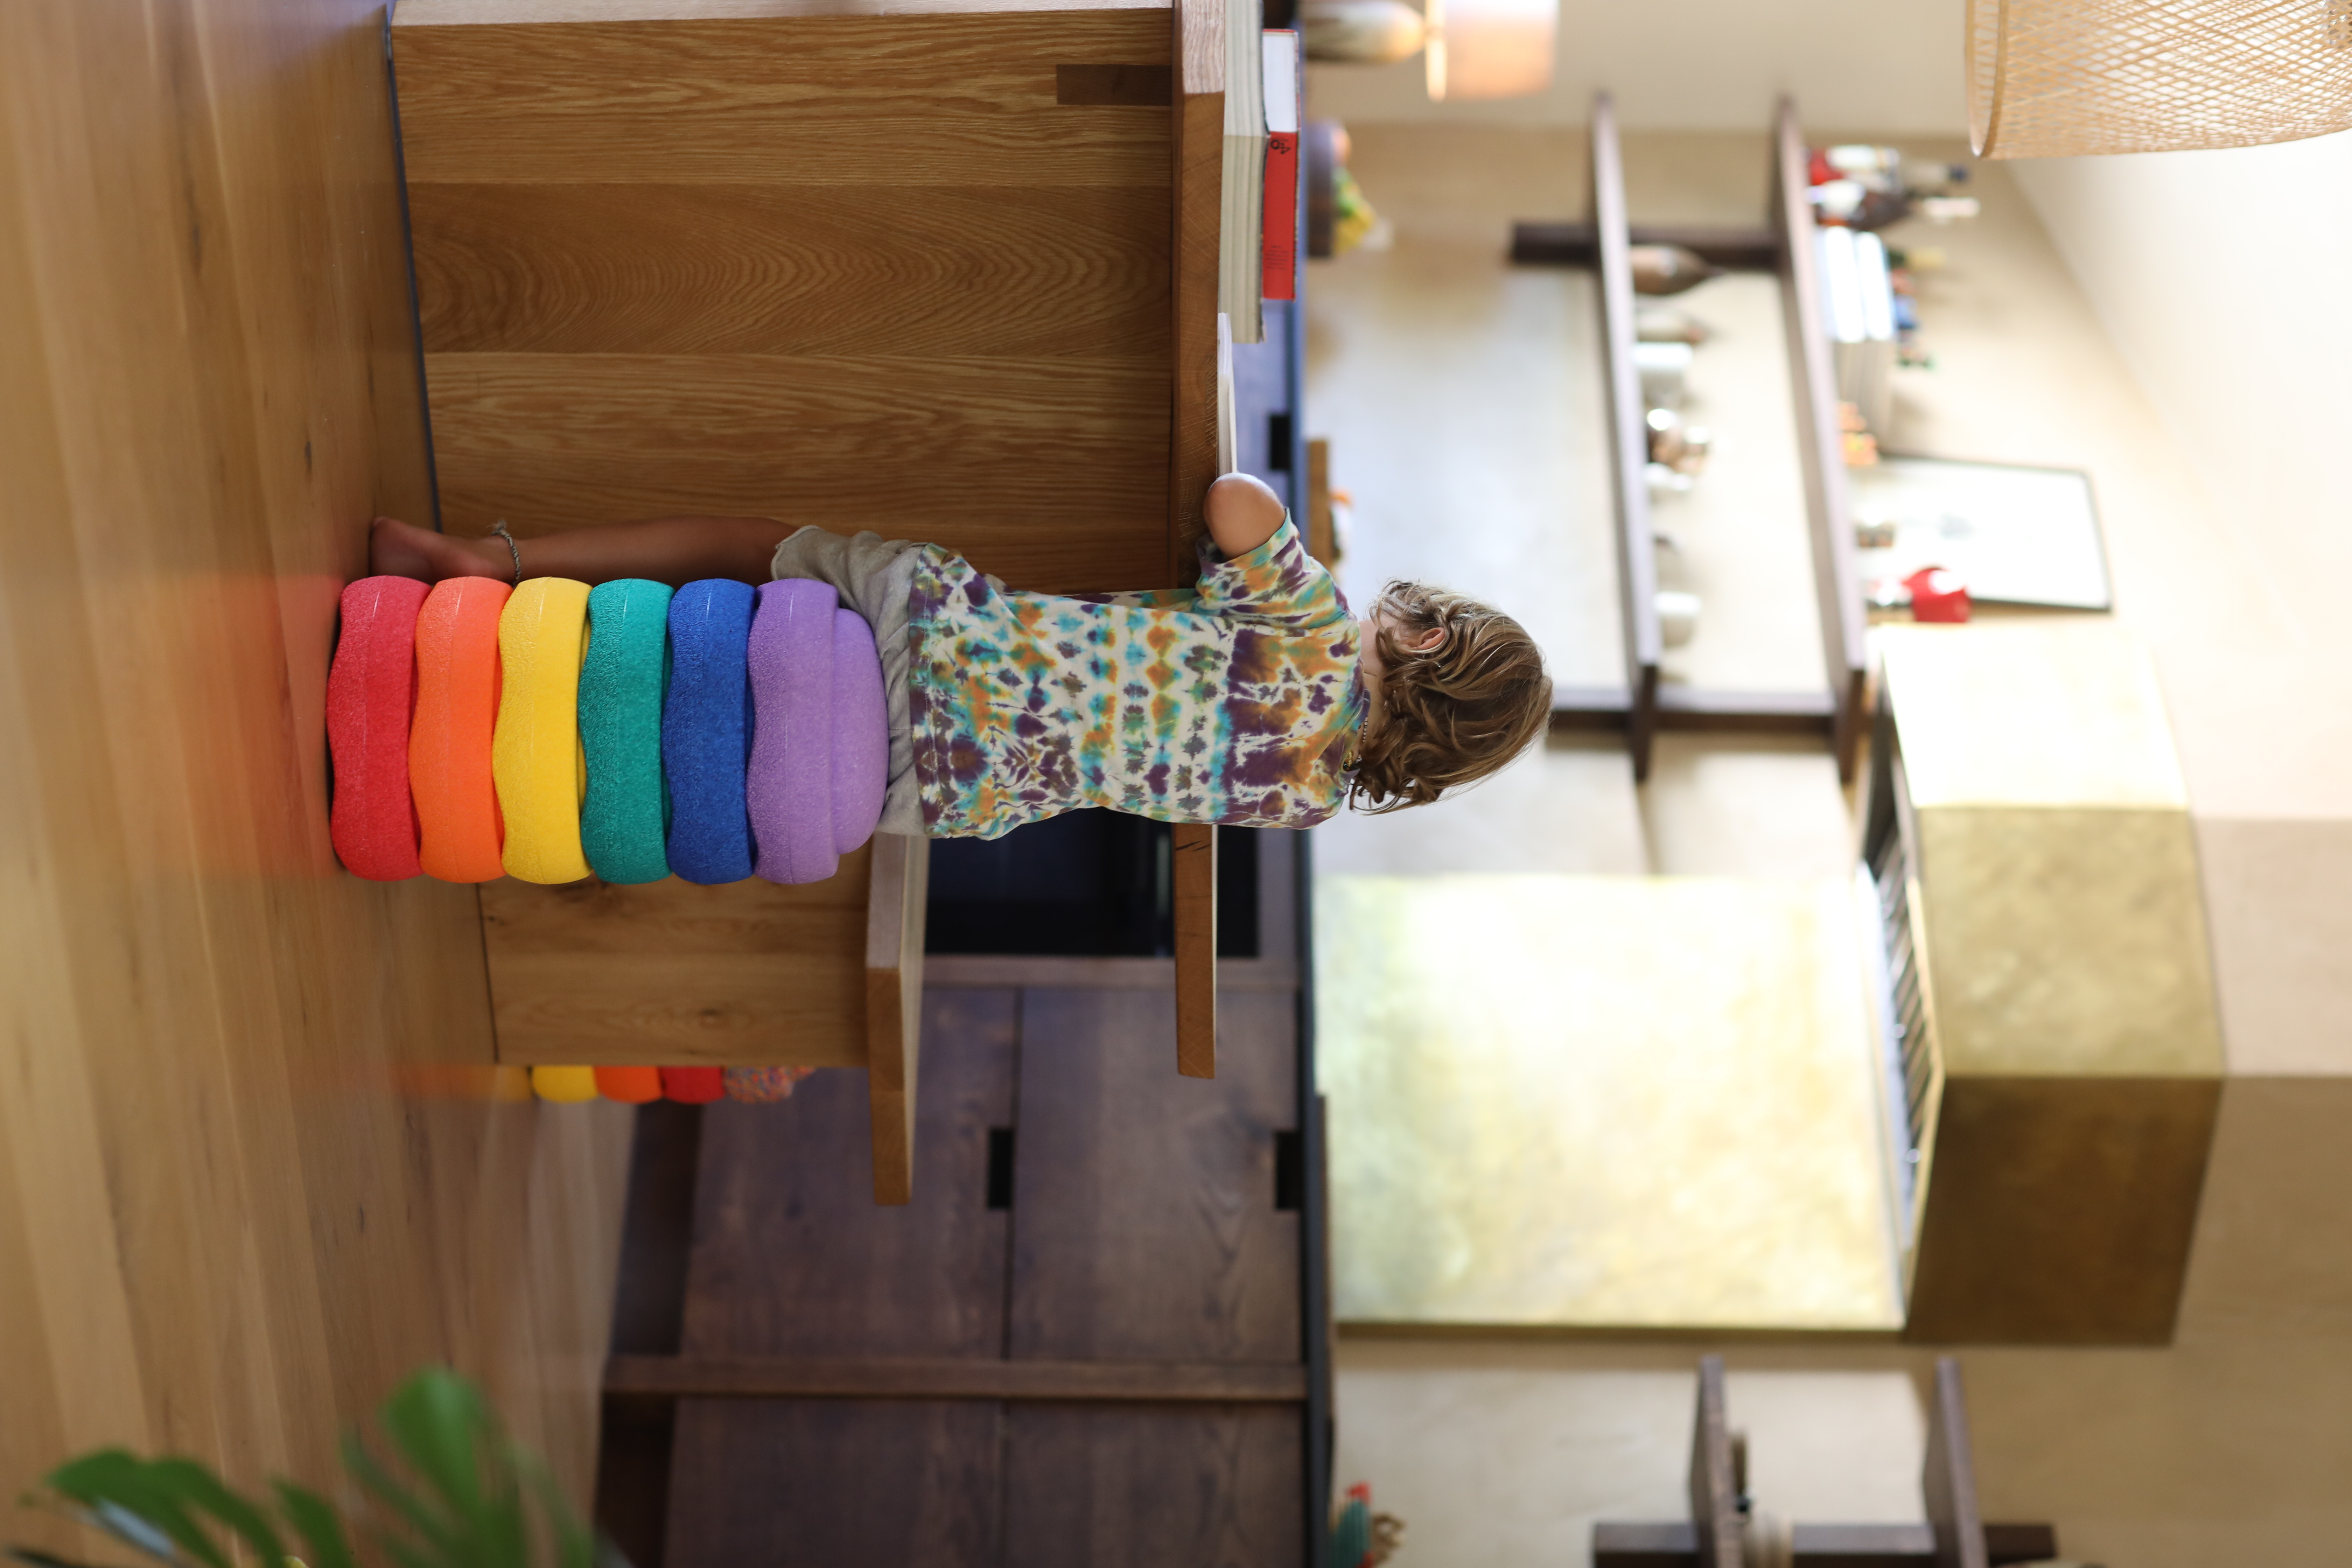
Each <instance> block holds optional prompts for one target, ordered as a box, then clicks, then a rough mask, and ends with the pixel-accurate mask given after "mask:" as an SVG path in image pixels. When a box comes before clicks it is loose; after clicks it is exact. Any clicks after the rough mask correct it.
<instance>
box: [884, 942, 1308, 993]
mask: <svg viewBox="0 0 2352 1568" xmlns="http://www.w3.org/2000/svg"><path fill="white" fill-rule="evenodd" d="M923 983H924V984H927V985H929V986H932V987H934V988H936V989H939V990H943V991H946V990H965V991H975V990H977V991H1004V990H1038V991H1171V992H1172V991H1174V990H1175V989H1176V961H1175V960H1173V959H1170V958H1015V957H1012V956H1009V955H1004V956H1001V955H998V954H995V953H981V952H955V953H945V952H935V953H932V954H930V955H929V957H927V958H925V959H924V960H923ZM1297 989H1298V965H1297V963H1293V962H1292V961H1291V960H1289V959H1287V958H1223V959H1219V960H1218V961H1217V992H1218V994H1220V995H1225V996H1230V995H1232V994H1234V993H1235V992H1255V993H1261V994H1262V993H1265V992H1281V991H1296V990H1297Z"/></svg>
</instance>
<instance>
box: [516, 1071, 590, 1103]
mask: <svg viewBox="0 0 2352 1568" xmlns="http://www.w3.org/2000/svg"><path fill="white" fill-rule="evenodd" d="M530 1091H531V1092H532V1093H533V1094H535V1095H537V1096H539V1098H540V1099H541V1100H553V1101H554V1102H555V1103H556V1104H558V1105H578V1104H580V1103H581V1102H583V1100H593V1099H595V1098H596V1069H595V1068H546V1067H541V1068H531V1069H530Z"/></svg>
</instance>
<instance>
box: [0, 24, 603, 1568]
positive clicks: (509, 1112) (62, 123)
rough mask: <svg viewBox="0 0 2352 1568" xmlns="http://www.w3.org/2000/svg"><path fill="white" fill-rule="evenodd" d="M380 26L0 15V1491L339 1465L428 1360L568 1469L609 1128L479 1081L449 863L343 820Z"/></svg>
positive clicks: (483, 1059) (388, 267)
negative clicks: (340, 1448)
mask: <svg viewBox="0 0 2352 1568" xmlns="http://www.w3.org/2000/svg"><path fill="white" fill-rule="evenodd" d="M380 15H381V14H380V12H379V11H377V10H375V9H373V8H370V7H366V6H360V5H325V4H302V5H280V4H263V3H260V0H217V3H208V4H205V5H194V4H189V3H186V0H156V3H154V4H152V5H142V6H140V7H137V8H131V9H126V8H122V7H115V6H102V5H101V6H78V5H61V6H47V5H42V6H12V7H8V8H6V9H5V12H0V204H5V208H6V210H7V211H8V212H9V213H10V214H11V215H15V216H12V218H11V220H10V221H8V222H6V223H5V224H0V332H5V339H6V342H7V345H8V346H7V349H6V352H5V353H0V473H5V476H6V480H5V494H6V500H5V508H6V510H5V519H6V521H5V527H0V819H5V824H6V826H5V829H0V834H4V835H5V845H6V853H5V855H0V1077H5V1081H6V1083H7V1086H8V1087H7V1091H6V1093H5V1095H0V1388H5V1397H0V1496H5V1497H7V1498H10V1499H14V1498H16V1497H17V1496H18V1495H20V1494H21V1493H22V1492H24V1491H25V1490H26V1489H27V1488H29V1487H30V1486H31V1484H32V1482H33V1480H34V1479H35V1477H36V1476H37V1474H39V1473H40V1472H41V1471H43V1470H45V1469H47V1468H49V1467H51V1466H54V1465H55V1464H57V1463H58V1461H59V1460H60V1459H62V1458H64V1457H65V1456H66V1455H67V1454H68V1452H71V1451H73V1450H76V1449H79V1448H82V1447H89V1446H94V1445H98V1444H105V1443H125V1444H131V1445H134V1446H138V1447H145V1448H154V1449H169V1450H174V1451H178V1452H182V1453H187V1454H193V1455H196V1456H199V1457H201V1458H205V1459H207V1460H209V1461H211V1462H213V1463H215V1464H217V1465H219V1466H221V1467H223V1468H225V1469H226V1471H227V1472H228V1473H229V1474H230V1475H231V1476H232V1477H234V1478H235V1479H237V1480H238V1481H240V1482H242V1483H248V1484H257V1483H259V1482H261V1481H262V1479H263V1478H264V1477H265V1476H266V1475H267V1474H268V1473H273V1472H275V1473H283V1474H287V1475H290V1476H292V1477H295V1478H297V1479H300V1480H302V1481H305V1482H307V1483H310V1484H311V1485H314V1486H318V1487H320V1488H322V1489H332V1488H333V1487H335V1486H336V1485H337V1483H338V1479H339V1477H340V1473H341V1468H340V1466H339V1464H338V1462H337V1460H336V1458H335V1445H336V1442H337V1439H338V1437H339V1436H340V1435H341V1432H342V1431H343V1429H345V1428H346V1427H347V1426H352V1425H354V1424H356V1423H357V1422H358V1421H360V1420H361V1418H362V1416H363V1415H368V1414H370V1413H371V1412H372V1411H373V1406H374V1405H375V1404H376V1403H377V1402H378V1401H379V1400H381V1399H382V1398H383V1395H384V1394H386V1393H387V1392H388V1391H389V1390H390V1388H391V1387H392V1386H393V1384H394V1383H395V1382H396V1381H397V1380H398V1379H399V1378H400V1377H401V1376H403V1375H404V1374H405V1373H408V1372H410V1371H412V1370H413V1369H415V1368H416V1367H418V1366H420V1365H423V1364H426V1363H440V1362H446V1363H454V1364H456V1365H457V1366H458V1367H459V1368H461V1369H463V1370H465V1371H467V1372H468V1373H475V1374H478V1375H480V1376H482V1377H485V1378H486V1379H487V1380H488V1384H489V1386H490V1388H491V1391H492V1394H493V1396H494V1397H495V1398H496V1399H497V1400H498V1402H499V1405H500V1406H501V1408H502V1409H503V1411H504V1413H505V1414H506V1415H507V1416H508V1417H509V1420H510V1422H511V1423H512V1425H513V1426H514V1427H515V1429H516V1430H517V1432H518V1434H519V1435H520V1436H521V1437H522V1438H523V1439H524V1440H526V1441H529V1442H530V1443H533V1444H535V1445H538V1446H541V1447H544V1448H545V1449H547V1450H548V1451H549V1452H550V1455H551V1458H552V1460H553V1463H554V1467H555V1471H556V1474H557V1476H558V1477H559V1478H560V1479H561V1480H562V1483H563V1484H564V1485H565V1487H566V1488H567V1489H569V1490H570V1491H571V1492H572V1494H573V1495H574V1496H575V1497H578V1498H581V1499H583V1500H584V1498H585V1496H586V1491H587V1487H588V1484H589V1479H590V1476H591V1473H592V1467H593V1453H594V1447H595V1435H596V1415H595V1408H596V1407H595V1403H594V1387H595V1377H594V1375H593V1373H594V1369H595V1367H596V1365H597V1364H598V1363H599V1362H600V1361H601V1349H602V1346H603V1345H604V1339H605V1327H606V1318H607V1314H608V1313H609V1310H610V1303H611V1300H612V1280H613V1268H614V1259H613V1253H614V1247H615V1246H616V1243H617V1232H618V1220H619V1208H620V1202H621V1176H622V1169H623V1162H624V1161H625V1156H626V1149H627V1141H626V1133H627V1121H626V1117H625V1113H623V1112H621V1111H619V1110H613V1109H604V1108H598V1107H566V1108H562V1109H560V1110H559V1109H556V1108H551V1107H541V1106H539V1105H536V1104H534V1103H532V1102H531V1101H530V1100H529V1099H528V1097H527V1095H525V1094H523V1093H522V1091H521V1083H520V1074H519V1073H517V1072H515V1071H512V1070H510V1069H509V1070H506V1071H500V1070H499V1069H498V1068H495V1067H494V1066H493V1065H492V1060H491V1034H490V1019H489V1005H488V993H487V988H486V986H485V984H484V979H483V970H482V958H481V947H480V936H479V926H478V915H477V912H476V903H475V899H474V896H473V894H472V893H471V892H470V891H469V890H467V889H463V888H455V887H447V886H442V885H439V884H436V883H432V882H427V881H421V880H420V881H416V882H411V883H404V884H397V885H381V884H374V883H368V882H362V881H360V880H358V879H354V878H352V877H351V876H348V875H347V874H345V873H344V872H343V871H342V870H341V868H339V867H338V866H337V865H336V863H335V861H334V858H333V857H332V855H331V851H330V848H329V843H328V836H327V804H328V784H327V778H326V748H325V745H324V742H323V716H322V715H323V707H324V694H325V686H326V672H327V666H328V660H329V658H330V654H331V649H332V647H333V640H334V634H335V616H336V596H337V595H338V593H339V591H340V590H341V586H342V584H344V583H346V582H347V581H349V580H351V579H352V578H354V577H357V576H359V575H361V574H363V573H364V571H365V570H366V559H367V554H366V551H367V546H366V540H367V529H368V522H369V520H370V518H371V517H372V516H373V514H375V513H376V512H378V511H397V512H404V513H407V514H409V515H414V516H420V517H421V516H429V515H430V512H431V494H430V489H429V479H428V474H427V468H426V462H425V439H424V432H423V426H422V421H421V417H420V402H419V395H418V387H417V382H416V375H415V357H414V354H415V340H414V337H413V331H412V327H411V322H410V319H409V314H408V305H407V284H406V279H405V273H404V265H403V258H402V254H401V241H400V235H401V216H400V206H399V194H398V185H397V183H396V178H395V174H394V158H393V143H392V131H391V118H390V112H389V104H388V99H387V94H386V90H385V79H384V68H383V38H382V34H381V31H380V26H379V24H380ZM7 1538H8V1539H9V1540H11V1541H15V1542H27V1543H31V1544H36V1545H39V1546H43V1547H46V1548H47V1549H49V1550H52V1551H55V1552H60V1553H64V1554H68V1555H72V1556H82V1555H85V1554H102V1553H103V1550H104V1549H103V1548H98V1547H94V1546H92V1545H91V1544H90V1543H89V1542H83V1541H79V1540H77V1539H76V1538H75V1537H74V1534H73V1532H72V1531H68V1530H65V1529H62V1528H60V1527H59V1526H58V1523H57V1521H53V1520H52V1519H50V1518H48V1517H47V1516H46V1515H43V1514H40V1513H37V1512H26V1511H19V1510H13V1509H12V1510H10V1519H9V1521H8V1529H7Z"/></svg>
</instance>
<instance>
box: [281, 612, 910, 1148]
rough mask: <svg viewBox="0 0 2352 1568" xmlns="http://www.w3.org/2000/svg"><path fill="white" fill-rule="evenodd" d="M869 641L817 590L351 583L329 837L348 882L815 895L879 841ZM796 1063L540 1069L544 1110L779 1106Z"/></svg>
mask: <svg viewBox="0 0 2352 1568" xmlns="http://www.w3.org/2000/svg"><path fill="white" fill-rule="evenodd" d="M887 725H888V720H887V714H886V712H885V710H884V701H883V691H882V665H881V660H880V658H879V657H878V656H877V653H876V651H875V647H874V636H873V633H872V631H871V630H870V629H869V628H868V627H867V626H866V622H865V621H864V620H863V619H861V618H860V617H859V616H857V615H856V612H854V611H851V610H846V609H844V608H842V607H841V605H840V601H839V596H838V595H835V592H834V591H833V589H832V588H831V587H830V586H828V585H827V584H823V583H814V582H806V581H791V582H778V583H769V584H762V585H761V587H759V588H758V589H756V590H754V589H753V588H752V587H751V586H750V585H749V584H743V583H738V582H732V581H727V580H715V581H710V582H702V583H689V584H687V585H686V586H685V587H683V588H681V589H679V590H677V592H676V593H675V594H673V593H672V592H671V591H670V589H669V588H668V587H667V586H666V585H665V584H660V583H650V582H646V581H643V580H638V579H630V580H625V581H622V582H616V583H606V584H602V585H601V586H598V587H596V588H594V589H591V588H590V587H589V586H588V585H587V584H584V583H575V582H572V581H571V580H570V579H568V578H562V577H534V578H530V579H529V580H528V581H526V582H524V583H523V584H521V585H520V586H519V587H514V588H511V589H510V588H509V587H508V585H507V584H504V583H500V582H498V581H496V580H495V579H492V578H488V577H461V578H453V579H451V580H450V581H448V582H446V583H442V584H436V585H434V586H432V587H431V588H429V589H428V588H427V586H426V584H423V583H418V582H414V581H411V580H410V579H408V578H405V577H368V578H363V579H362V580H361V581H359V582H357V583H354V584H352V585H351V586H350V587H348V588H346V589H344V590H343V599H342V633H341V638H340V639H339V641H338V642H337V644H336V647H335V658H334V665H333V668H332V669H331V672H330V673H329V675H328V678H327V742H328V747H329V750H330V752H331V755H332V757H333V763H334V799H333V806H332V810H331V817H330V827H331V834H332V837H333V840H334V847H335V853H336V855H337V856H339V857H340V858H341V860H342V862H343V865H344V866H345V867H346V868H349V869H350V870H351V871H352V872H353V873H354V874H355V875H358V876H361V877H365V878H369V879H373V880H375V881H398V880H401V879H406V878H409V877H415V876H419V875H424V876H429V877H434V878H437V879H440V880H442V881H446V882H486V881H488V880H490V879H493V878H496V877H499V876H508V877H513V878H516V879H520V880H522V881H527V882H545V883H560V882H576V881H579V880H582V879H584V878H588V877H591V876H593V877H596V878H599V879H603V880H604V881H607V882H623V883H628V882H653V881H659V880H660V879H662V878H664V877H667V876H671V875H676V876H678V877H682V878H684V879H686V880H688V881H690V882H700V883H705V884H715V883H721V882H736V881H740V880H742V879H745V878H747V877H754V876H756V877H762V878H765V879H768V880H770V881H774V882H814V881H822V880H824V879H825V878H828V877H830V876H832V875H833V874H834V872H835V868H836V867H837V866H838V864H839V858H840V857H841V856H843V855H845V854H847V853H849V852H851V851H853V850H855V849H856V848H858V847H860V846H862V845H863V844H864V843H865V842H866V840H867V839H868V838H869V837H872V836H873V833H874V826H875V824H876V823H877V822H878V821H879V820H880V818H881V815H882V797H883V793H884V790H885V788H886V787H887V783H888V779H887V771H888V766H889V734H888V728H887ZM805 1071H806V1069H804V1068H716V1067H682V1068H680V1067H668V1068H584V1067H581V1068H564V1067H535V1068H532V1069H531V1085H532V1088H533V1089H536V1090H537V1091H538V1093H539V1094H540V1096H541V1098H542V1099H546V1100H595V1099H599V1098H602V1099H606V1100H622V1101H625V1102H629V1103H641V1102H643V1101H646V1100H657V1099H664V1098H667V1099H670V1100H686V1101H688V1102H693V1103H703V1102H708V1101H710V1100H718V1099H720V1098H721V1097H722V1096H723V1097H726V1098H730V1099H734V1100H747V1101H755V1102H756V1101H763V1100H780V1099H782V1098H784V1097H785V1096H787V1095H789V1094H790V1093H791V1092H792V1085H793V1082H794V1081H795V1079H797V1078H798V1077H800V1076H804V1074H805Z"/></svg>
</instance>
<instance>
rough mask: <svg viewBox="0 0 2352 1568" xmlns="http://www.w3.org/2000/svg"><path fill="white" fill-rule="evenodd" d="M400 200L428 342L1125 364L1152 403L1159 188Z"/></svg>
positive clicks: (587, 188) (533, 348)
mask: <svg viewBox="0 0 2352 1568" xmlns="http://www.w3.org/2000/svg"><path fill="white" fill-rule="evenodd" d="M1129 112H1132V111H1129ZM409 212H410V216H411V218H412V220H413V221H414V222H415V225H416V226H417V229H418V232H419V233H420V234H422V235H425V236H426V237H427V238H428V239H429V244H427V245H425V246H424V247H420V248H419V250H418V253H417V258H416V292H417V306H418V309H419V310H420V311H421V312H422V315H423V320H424V323H425V338H426V340H427V341H428V342H430V343H431V344H432V345H433V348H434V350H435V352H436V353H499V352H506V353H758V354H872V355H879V356H900V357H903V356H907V355H923V354H929V355H934V356H940V357H948V356H965V357H981V358H985V357H992V356H993V357H1000V358H1010V359H1014V360H1017V361H1024V362H1026V361H1039V362H1047V363H1052V362H1057V361H1062V360H1068V359H1082V358H1094V359H1109V360H1122V359H1134V360H1141V361H1143V362H1145V363H1147V364H1150V365H1157V366H1159V367H1160V374H1161V376H1162V381H1161V383H1160V385H1159V387H1158V391H1159V393H1160V402H1161V404H1162V405H1165V403H1166V398H1167V386H1166V384H1165V380H1164V378H1165V374H1166V371H1165V363H1166V358H1167V353H1168V331H1169V322H1168V260H1167V247H1168V197H1167V193H1166V192H1165V191H1162V190H1154V189H1151V188H1150V187H1148V186H1139V185H1072V186H1062V185H1055V186H1045V187H1042V188H1037V189H1023V188H1020V187H1017V186H1016V187H1014V188H1012V189H1009V190H990V189H983V188H975V187H972V186H966V185H950V184H928V185H904V186H876V187H858V186H824V185H818V186H808V185H782V184H778V185H623V184H603V183H600V184H562V185H483V184H466V185H455V184H451V185H435V184H420V185H417V186H415V187H414V188H413V190H412V192H411V194H410V198H409ZM1063 368H1064V369H1065V370H1077V369H1083V368H1084V367H1079V366H1065V367H1063ZM967 374H969V373H967Z"/></svg>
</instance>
